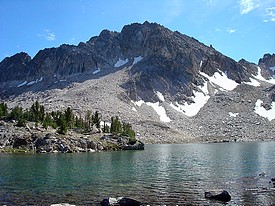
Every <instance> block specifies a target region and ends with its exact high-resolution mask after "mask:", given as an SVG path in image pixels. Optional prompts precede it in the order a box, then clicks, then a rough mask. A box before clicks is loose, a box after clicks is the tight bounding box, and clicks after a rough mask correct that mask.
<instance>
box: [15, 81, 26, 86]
mask: <svg viewBox="0 0 275 206" xmlns="http://www.w3.org/2000/svg"><path fill="white" fill-rule="evenodd" d="M27 83H28V82H27V81H24V82H23V83H21V84H18V85H17V87H22V86H24V85H26V84H27Z"/></svg>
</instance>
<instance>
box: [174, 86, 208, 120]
mask: <svg viewBox="0 0 275 206" xmlns="http://www.w3.org/2000/svg"><path fill="white" fill-rule="evenodd" d="M199 88H200V89H201V90H202V91H203V92H194V98H193V101H194V103H192V104H188V103H187V102H185V103H184V105H180V104H179V103H178V102H176V105H174V104H172V103H171V104H170V106H171V107H172V108H173V109H175V110H177V111H179V112H181V113H183V114H185V115H187V116H189V117H192V116H195V115H196V114H197V113H198V112H199V111H200V109H201V108H202V107H203V106H204V105H205V104H206V103H207V101H208V99H209V98H210V96H209V95H208V89H207V83H205V84H204V86H203V87H199Z"/></svg>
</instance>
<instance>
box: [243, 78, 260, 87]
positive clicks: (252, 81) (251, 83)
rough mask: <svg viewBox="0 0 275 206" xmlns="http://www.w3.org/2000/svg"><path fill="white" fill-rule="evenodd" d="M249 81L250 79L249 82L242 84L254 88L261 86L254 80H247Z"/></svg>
mask: <svg viewBox="0 0 275 206" xmlns="http://www.w3.org/2000/svg"><path fill="white" fill-rule="evenodd" d="M249 79H250V82H244V83H245V84H248V85H251V86H254V87H259V86H261V84H260V82H258V81H257V80H256V79H254V78H249Z"/></svg>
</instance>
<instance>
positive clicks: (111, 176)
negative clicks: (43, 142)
mask: <svg viewBox="0 0 275 206" xmlns="http://www.w3.org/2000/svg"><path fill="white" fill-rule="evenodd" d="M274 157H275V142H258V143H221V144H178V145H169V144H168V145H147V147H146V149H145V150H144V151H119V152H103V153H92V154H86V153H85V154H46V155H41V154H37V155H14V154H1V155H0V165H1V167H0V205H5V204H6V205H50V204H53V203H58V202H68V203H71V204H76V205H96V204H97V203H98V202H100V201H101V200H102V199H103V198H104V197H108V196H112V197H119V196H127V197H132V198H136V199H138V200H140V201H142V202H144V203H147V204H150V205H187V204H190V205H220V203H217V202H211V201H209V200H207V199H205V198H204V192H205V191H209V190H211V191H221V190H227V191H229V193H230V194H231V196H232V200H231V201H230V202H229V203H228V205H274V204H275V192H274V186H273V185H272V184H270V183H269V181H270V179H271V177H275V160H274ZM263 172H264V173H265V176H259V174H260V173H263Z"/></svg>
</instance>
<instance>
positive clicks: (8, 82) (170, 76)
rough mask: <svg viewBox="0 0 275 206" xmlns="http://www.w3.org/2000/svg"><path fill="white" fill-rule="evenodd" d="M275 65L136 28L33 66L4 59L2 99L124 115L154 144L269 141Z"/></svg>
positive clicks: (23, 57) (157, 28) (146, 26)
mask: <svg viewBox="0 0 275 206" xmlns="http://www.w3.org/2000/svg"><path fill="white" fill-rule="evenodd" d="M273 58H274V55H265V56H264V58H263V59H261V60H260V61H259V66H257V65H255V64H252V63H249V62H247V61H245V60H240V61H239V62H236V61H234V60H233V59H231V58H229V57H226V56H224V55H223V54H221V53H220V52H218V51H216V50H215V49H214V48H213V47H212V46H210V47H208V46H206V45H204V44H202V43H200V42H198V41H197V40H195V39H194V38H191V37H188V36H186V35H183V34H180V33H179V32H173V31H170V30H169V29H167V28H165V27H163V26H161V25H158V24H155V23H148V22H144V23H143V24H137V23H135V24H131V25H127V26H124V27H123V29H122V31H121V32H111V31H108V30H104V31H102V32H101V33H100V35H99V36H96V37H92V38H91V39H90V40H89V41H87V42H86V43H80V44H79V45H78V46H71V45H61V46H60V47H58V48H51V49H44V50H41V51H39V52H38V54H37V55H36V56H35V57H34V58H33V59H30V57H29V56H28V55H27V54H25V53H20V54H16V55H15V56H13V57H10V58H6V59H4V60H3V61H2V62H1V63H0V72H1V73H2V74H3V75H2V76H1V82H0V87H1V91H2V92H1V93H0V95H1V98H2V99H5V100H6V101H8V102H9V104H10V105H11V106H12V105H15V104H20V105H22V106H23V107H25V106H27V105H30V104H32V103H33V101H35V100H39V101H40V102H41V103H44V104H45V106H46V108H49V109H56V110H57V109H63V108H66V107H67V106H71V107H72V108H73V109H74V110H75V111H76V112H78V113H79V114H81V113H82V112H83V111H85V110H87V109H91V110H99V111H102V115H103V117H104V118H106V119H107V118H108V119H109V117H107V114H110V115H113V116H114V115H119V116H121V117H122V118H123V119H125V120H127V122H131V123H132V124H133V125H134V127H135V129H136V130H138V131H139V133H140V134H141V135H140V137H146V139H147V141H150V142H179V141H198V140H200V141H205V140H207V138H210V139H211V141H213V140H214V139H219V138H221V139H228V140H229V139H230V140H233V139H240V140H248V139H250V138H252V137H253V138H264V139H265V138H268V139H270V138H272V137H274V133H275V131H274V123H273V121H270V120H272V119H273V118H272V117H268V118H267V117H266V118H265V117H262V116H261V115H265V114H264V112H265V111H266V113H268V115H273V113H274V112H273V111H274V110H275V109H274V108H275V105H274V106H273V103H274V102H273V101H274V96H275V95H274V94H275V92H274V91H275V89H274V86H273V85H274V84H273V82H272V81H273V78H272V77H273V76H272V73H271V72H272V71H273V67H274V66H275V64H274V60H272V59H273ZM11 68H12V69H13V70H15V69H16V68H20V70H18V72H15V73H16V75H11V74H10V70H11ZM273 72H274V71H273ZM262 75H263V76H264V77H265V78H267V79H268V78H269V80H266V79H265V78H264V77H262ZM259 101H261V103H260V104H259ZM257 112H258V113H257ZM274 118H275V117H274ZM259 131H260V132H259Z"/></svg>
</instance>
